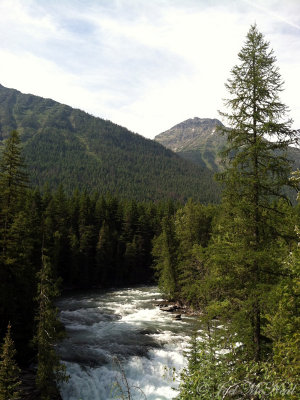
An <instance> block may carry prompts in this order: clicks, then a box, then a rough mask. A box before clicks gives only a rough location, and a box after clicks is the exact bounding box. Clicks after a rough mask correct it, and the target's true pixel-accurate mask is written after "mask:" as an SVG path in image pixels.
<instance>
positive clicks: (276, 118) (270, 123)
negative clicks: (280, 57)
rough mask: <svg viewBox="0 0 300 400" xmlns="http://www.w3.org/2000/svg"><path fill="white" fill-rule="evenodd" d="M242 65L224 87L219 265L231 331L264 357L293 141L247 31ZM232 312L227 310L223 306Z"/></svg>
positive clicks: (267, 54)
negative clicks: (226, 95)
mask: <svg viewBox="0 0 300 400" xmlns="http://www.w3.org/2000/svg"><path fill="white" fill-rule="evenodd" d="M238 57H239V64H238V65H236V66H235V67H234V68H233V69H232V71H231V78H230V79H229V80H228V82H227V84H226V88H227V90H228V92H229V95H230V96H229V98H228V99H227V100H226V103H225V104H226V106H227V108H228V112H227V113H222V115H223V116H224V117H226V119H227V122H228V125H229V128H221V129H223V132H224V133H226V134H227V136H228V142H227V148H226V150H225V151H224V153H223V156H224V161H225V169H224V172H223V173H221V174H220V175H219V179H220V180H221V181H222V182H223V184H224V187H225V189H224V192H223V200H222V207H223V217H222V219H221V221H220V222H219V224H218V232H217V234H215V246H216V248H215V253H216V254H217V255H216V261H217V262H216V265H217V268H218V273H219V275H221V276H223V285H222V292H223V293H224V296H225V297H226V298H227V299H230V302H229V303H228V302H227V303H226V304H227V310H224V312H225V311H228V313H229V316H230V318H231V320H232V321H233V325H232V327H233V329H234V330H235V331H236V332H237V334H238V335H239V340H240V341H242V342H243V343H244V345H245V347H246V352H245V353H246V354H247V357H248V358H250V359H254V360H255V361H259V360H260V359H261V357H262V346H261V345H262V328H263V326H262V324H263V308H264V302H265V301H267V296H266V294H267V293H268V292H269V291H270V289H271V288H272V285H274V284H275V283H276V281H277V279H278V277H279V274H278V273H279V272H280V271H279V269H280V263H281V259H280V257H281V255H280V252H279V250H281V249H280V248H279V244H278V240H279V238H280V237H282V232H281V228H282V222H281V221H283V220H284V217H285V216H284V211H283V207H281V206H280V201H278V200H279V199H283V200H285V201H288V200H287V199H286V196H285V192H284V188H285V187H286V186H290V185H291V184H292V183H291V181H290V180H289V176H290V171H291V166H290V162H289V160H288V159H287V156H286V150H287V147H288V145H289V144H291V143H293V141H294V139H295V138H294V135H293V132H292V131H291V130H290V126H291V120H289V119H286V114H287V111H288V110H287V107H286V106H285V105H284V104H282V103H281V101H280V99H279V93H280V92H281V90H282V80H281V77H280V74H279V71H278V68H277V67H276V66H275V62H276V58H275V57H274V55H273V51H272V50H270V49H269V43H268V42H267V41H265V40H264V37H263V35H262V34H261V33H260V32H259V31H258V30H257V27H256V25H253V26H251V28H250V30H249V32H248V34H247V38H246V42H245V44H244V47H243V48H242V50H241V51H240V53H239V54H238ZM228 305H229V307H228Z"/></svg>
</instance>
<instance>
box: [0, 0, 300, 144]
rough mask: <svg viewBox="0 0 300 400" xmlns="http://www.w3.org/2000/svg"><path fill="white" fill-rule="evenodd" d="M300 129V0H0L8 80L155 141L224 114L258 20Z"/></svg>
mask: <svg viewBox="0 0 300 400" xmlns="http://www.w3.org/2000/svg"><path fill="white" fill-rule="evenodd" d="M254 23H256V24H257V27H258V30H259V31H260V32H262V33H263V34H264V36H265V39H266V40H268V41H269V42H270V48H272V49H273V50H274V54H275V56H276V57H277V64H276V65H277V66H278V67H279V71H280V74H281V76H282V79H283V80H284V82H285V84H284V88H285V90H284V91H283V92H282V93H281V100H282V101H283V102H284V103H285V104H286V105H287V106H288V107H289V109H290V117H291V118H292V119H293V120H294V123H293V127H294V128H295V129H299V128H300V0H284V1H283V0H253V1H252V0H59V1H58V0H0V84H2V85H3V86H6V87H9V88H14V89H18V90H20V91H21V92H23V93H32V94H35V95H37V96H42V97H47V98H52V99H54V100H56V101H59V102H61V103H64V104H68V105H70V106H72V107H75V108H80V109H81V110H84V111H86V112H88V113H89V114H92V115H94V116H97V117H101V118H104V119H108V120H111V121H112V122H114V123H117V124H119V125H122V126H125V127H126V128H128V129H130V130H131V131H133V132H136V133H139V134H141V135H143V136H145V137H148V138H153V137H154V136H155V135H157V134H159V133H161V132H163V131H165V130H167V129H169V128H171V127H172V126H174V125H176V124H177V123H180V122H182V121H184V120H186V119H188V118H193V117H199V118H218V119H220V120H222V118H221V117H220V116H219V114H218V110H221V111H224V110H225V108H224V102H223V99H224V98H226V97H227V94H226V89H225V85H224V84H225V82H226V81H227V79H228V78H230V70H231V69H232V67H233V66H234V65H235V64H237V63H238V58H237V54H238V52H239V51H240V49H241V48H242V46H243V44H244V42H245V37H246V34H247V32H248V30H249V28H250V26H251V24H254Z"/></svg>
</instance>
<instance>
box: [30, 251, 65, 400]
mask: <svg viewBox="0 0 300 400" xmlns="http://www.w3.org/2000/svg"><path fill="white" fill-rule="evenodd" d="M38 280H39V283H38V296H37V302H38V314H37V317H36V319H37V333H36V336H35V342H36V344H37V362H38V364H37V376H36V385H37V387H38V388H39V390H40V391H41V399H42V400H51V399H53V397H54V396H55V395H56V394H57V387H56V384H55V382H60V381H66V380H67V377H66V374H65V367H64V365H62V364H61V363H60V360H59V356H58V354H57V353H56V351H55V344H56V343H57V341H58V340H59V339H61V338H62V337H63V335H62V327H61V326H60V322H59V321H58V316H57V314H58V311H57V309H56V307H55V306H54V305H53V300H54V299H55V298H56V297H57V296H58V295H59V291H58V284H57V282H55V281H54V279H53V272H52V268H51V265H50V262H49V259H48V257H47V256H45V255H44V254H43V255H42V267H41V270H40V272H39V273H38Z"/></svg>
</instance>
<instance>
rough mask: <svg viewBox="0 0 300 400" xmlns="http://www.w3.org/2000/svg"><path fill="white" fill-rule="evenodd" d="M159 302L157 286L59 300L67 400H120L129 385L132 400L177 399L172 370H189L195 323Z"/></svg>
mask: <svg viewBox="0 0 300 400" xmlns="http://www.w3.org/2000/svg"><path fill="white" fill-rule="evenodd" d="M159 299H161V294H160V292H159V291H158V289H157V287H145V286H143V287H142V286H141V287H135V288H125V289H117V290H107V291H93V292H86V293H80V294H78V293H77V294H75V295H68V296H65V297H63V298H62V299H61V300H60V301H59V304H58V307H59V309H60V319H61V321H62V322H63V324H64V325H65V327H66V331H67V338H66V339H65V340H64V341H63V343H62V344H61V345H60V347H59V352H60V355H61V358H62V360H63V362H64V363H65V365H66V367H67V373H68V375H69V376H70V379H69V382H68V383H63V384H62V385H61V394H62V397H63V400H113V399H120V398H122V397H121V395H120V389H118V386H119V385H120V386H121V387H122V390H123V391H124V393H125V391H126V381H127V383H128V386H129V387H130V394H131V399H132V400H139V399H145V398H147V400H167V399H168V400H169V399H173V398H174V397H176V395H177V393H178V391H177V390H176V388H177V387H178V379H176V380H175V381H174V380H173V377H174V374H173V368H175V369H176V374H178V371H180V370H181V369H182V368H183V367H184V366H185V365H186V359H185V357H184V354H183V353H184V350H186V349H187V345H188V339H189V333H191V331H192V330H193V329H194V325H195V320H194V319H193V318H191V317H184V316H183V318H182V320H179V321H177V320H175V319H174V315H172V314H171V313H168V312H163V311H161V310H160V309H159V308H158V307H157V306H156V305H155V303H156V302H157V301H158V300H159ZM161 300H162V299H161ZM121 369H122V370H123V372H122V373H121V372H120V370H121ZM125 377H126V378H125ZM117 382H119V385H118V383H117ZM124 398H127V397H124Z"/></svg>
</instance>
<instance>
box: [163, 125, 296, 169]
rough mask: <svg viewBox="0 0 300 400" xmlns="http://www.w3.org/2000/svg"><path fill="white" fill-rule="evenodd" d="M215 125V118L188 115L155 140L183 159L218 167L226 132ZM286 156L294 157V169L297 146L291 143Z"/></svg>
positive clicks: (203, 165) (204, 165)
mask: <svg viewBox="0 0 300 400" xmlns="http://www.w3.org/2000/svg"><path fill="white" fill-rule="evenodd" d="M218 126H219V127H220V126H223V124H222V122H221V121H219V120H218V119H210V118H198V117H195V118H190V119H187V120H186V121H183V122H181V123H179V124H177V125H175V126H173V127H172V128H170V129H169V130H167V131H165V132H163V133H160V134H159V135H157V136H156V137H155V140H156V141H157V142H158V143H160V144H162V145H164V146H165V147H166V148H168V149H171V150H173V151H174V152H176V153H177V154H179V155H180V156H181V157H183V158H185V159H186V160H189V161H192V162H194V163H195V164H199V165H200V166H202V167H207V168H209V169H211V170H213V171H218V170H219V168H220V162H221V158H220V156H219V153H220V151H221V150H222V148H223V147H224V146H225V144H226V141H227V138H226V136H222V135H221V133H220V132H218V130H217V128H218ZM299 136H300V131H299ZM289 158H290V159H291V160H293V161H294V169H297V168H300V150H299V149H297V148H293V147H290V148H289Z"/></svg>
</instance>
